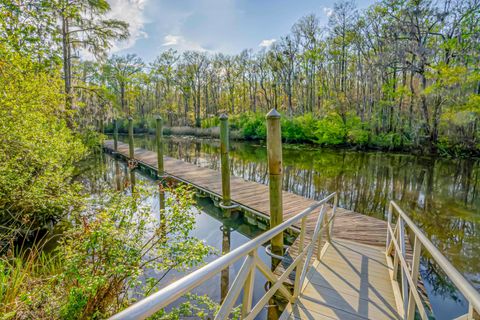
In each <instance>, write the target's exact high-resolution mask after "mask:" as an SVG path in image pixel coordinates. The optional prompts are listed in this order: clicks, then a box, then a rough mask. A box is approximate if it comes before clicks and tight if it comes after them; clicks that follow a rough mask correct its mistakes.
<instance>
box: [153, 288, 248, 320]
mask: <svg viewBox="0 0 480 320" xmlns="http://www.w3.org/2000/svg"><path fill="white" fill-rule="evenodd" d="M185 298H186V299H187V301H186V302H184V303H181V304H180V305H179V306H178V307H175V308H173V309H172V310H171V311H170V312H166V311H165V310H161V311H159V312H157V313H156V314H154V315H153V316H151V317H149V318H148V319H149V320H180V319H185V318H195V319H202V320H209V319H213V318H214V316H215V315H216V314H217V312H218V311H219V310H220V305H219V304H218V303H216V302H215V301H213V300H212V299H210V298H209V297H208V296H206V295H205V296H199V295H194V294H191V293H187V294H186V295H185ZM231 319H240V308H239V307H236V308H234V309H233V310H232V313H231Z"/></svg>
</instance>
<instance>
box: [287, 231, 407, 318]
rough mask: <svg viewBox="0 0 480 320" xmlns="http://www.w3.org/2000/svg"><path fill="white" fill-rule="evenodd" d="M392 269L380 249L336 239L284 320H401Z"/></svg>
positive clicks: (316, 263)
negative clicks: (390, 271) (392, 279)
mask: <svg viewBox="0 0 480 320" xmlns="http://www.w3.org/2000/svg"><path fill="white" fill-rule="evenodd" d="M389 270H390V268H389V267H388V265H387V261H386V258H385V252H384V251H383V250H382V249H380V248H379V247H374V246H370V245H365V244H359V243H354V242H351V241H348V240H343V239H333V240H332V241H331V243H330V244H327V248H326V250H325V251H324V253H323V255H322V257H321V259H320V260H315V261H314V263H313V265H312V267H311V268H310V270H309V271H308V273H307V276H306V281H305V284H304V286H303V290H302V293H301V295H300V296H299V298H298V300H297V301H296V302H295V304H294V305H293V306H291V305H290V306H289V307H288V308H287V310H286V311H285V312H284V313H283V315H282V319H342V320H343V319H346V320H353V319H359V320H361V319H402V317H401V316H400V314H399V312H398V307H400V308H401V306H397V303H398V302H399V301H398V300H397V299H396V297H395V294H394V291H393V289H392V282H391V280H390V275H389Z"/></svg>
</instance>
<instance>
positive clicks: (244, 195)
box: [104, 141, 399, 319]
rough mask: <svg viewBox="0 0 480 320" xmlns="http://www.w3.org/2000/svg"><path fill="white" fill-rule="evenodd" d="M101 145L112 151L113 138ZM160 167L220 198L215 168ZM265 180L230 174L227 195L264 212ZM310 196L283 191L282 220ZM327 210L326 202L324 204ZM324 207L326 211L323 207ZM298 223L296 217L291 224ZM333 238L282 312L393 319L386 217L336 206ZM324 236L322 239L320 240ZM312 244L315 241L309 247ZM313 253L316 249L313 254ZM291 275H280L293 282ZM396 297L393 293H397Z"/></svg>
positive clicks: (121, 148)
mask: <svg viewBox="0 0 480 320" xmlns="http://www.w3.org/2000/svg"><path fill="white" fill-rule="evenodd" d="M104 147H105V148H106V149H107V150H109V151H113V141H106V142H105V144H104ZM117 153H118V154H119V155H120V156H121V157H123V158H125V159H128V154H129V148H128V144H125V143H122V142H118V147H117ZM135 159H136V160H137V161H138V162H139V163H140V164H142V165H144V166H147V167H150V168H154V169H156V165H157V154H156V153H155V152H152V151H148V150H145V149H139V148H136V149H135ZM164 168H165V173H166V174H168V176H170V177H172V178H173V179H176V180H179V181H182V182H184V183H187V184H190V185H192V186H193V187H195V188H197V189H200V190H203V191H205V192H208V193H210V194H211V195H213V196H214V197H217V198H221V194H222V185H221V181H222V179H221V173H220V172H219V171H216V170H212V169H209V168H204V167H199V166H196V165H194V164H190V163H187V162H184V161H182V160H178V159H174V158H170V157H164ZM268 192H269V190H268V186H266V185H263V184H260V183H256V182H252V181H246V180H244V179H242V178H239V177H231V198H232V201H233V202H234V203H236V204H238V205H239V206H240V207H241V208H242V209H244V210H246V211H249V212H252V213H255V214H258V215H261V216H264V217H267V218H268V217H269V201H268ZM315 203H316V201H314V200H312V199H306V198H304V197H302V196H299V195H296V194H293V193H290V192H286V191H284V192H283V212H284V221H285V220H287V219H289V218H291V217H292V216H294V215H296V214H298V213H299V212H301V211H302V210H305V209H307V208H309V207H310V206H312V205H313V204H315ZM329 210H330V211H331V208H330V209H329ZM327 213H328V211H327ZM318 216H319V212H317V213H312V214H311V215H309V216H308V218H307V221H306V232H305V240H306V241H307V242H308V241H310V240H311V239H312V237H313V233H314V228H315V224H316V222H317V219H318ZM293 227H296V228H298V229H300V227H301V226H300V223H297V224H295V225H293ZM332 234H333V235H334V238H333V240H332V242H331V243H329V244H328V245H327V247H326V248H327V249H326V250H324V253H323V255H322V257H321V260H320V261H319V260H317V259H313V260H312V263H313V265H311V266H310V269H309V271H308V273H307V277H306V284H305V286H303V290H302V293H301V295H300V297H299V299H298V300H297V301H296V303H295V304H293V306H292V305H290V304H289V307H290V308H292V309H291V310H290V311H288V310H287V312H285V313H284V314H283V316H284V317H285V316H286V317H287V318H301V319H304V318H305V319H321V318H325V319H397V318H399V316H398V313H397V305H396V304H395V301H396V300H395V298H394V294H393V292H394V291H393V289H392V284H391V281H390V280H389V279H390V278H389V269H388V266H387V263H386V258H385V242H386V234H387V223H386V222H385V221H382V220H379V219H376V218H373V217H369V216H366V215H362V214H360V213H356V212H353V211H351V210H346V209H342V208H337V210H336V217H335V223H334V227H333V230H332ZM324 243H325V242H322V246H323V244H324ZM317 249H318V244H316V245H315V248H314V250H315V252H316V251H317ZM299 251H300V250H299V237H297V239H296V240H295V241H294V242H293V244H292V245H291V247H290V249H289V251H288V257H289V259H285V260H284V261H282V263H281V264H279V265H278V267H277V268H276V269H275V270H274V274H275V275H276V276H278V277H280V276H281V275H282V274H283V273H284V272H285V270H287V269H288V268H289V264H288V261H290V262H291V261H293V260H295V258H296V257H297V256H298V252H299ZM315 256H316V254H315ZM294 278H295V275H294V273H291V274H290V277H289V278H287V279H285V282H286V283H290V284H293V281H294ZM397 299H398V298H397Z"/></svg>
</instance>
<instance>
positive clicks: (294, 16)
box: [108, 0, 374, 62]
mask: <svg viewBox="0 0 480 320" xmlns="http://www.w3.org/2000/svg"><path fill="white" fill-rule="evenodd" d="M108 1H109V3H110V6H111V9H112V11H111V12H110V14H109V16H110V18H116V19H121V20H124V21H127V22H128V23H129V24H130V35H131V36H130V38H129V39H128V40H126V41H122V42H119V43H115V44H114V46H113V48H112V50H111V53H115V54H126V53H135V54H137V55H138V56H140V57H141V58H142V59H144V60H145V61H146V62H151V61H153V60H154V59H155V57H156V56H157V55H158V54H159V53H161V52H162V51H165V50H167V49H169V48H173V49H176V50H178V51H179V52H183V51H186V50H200V51H207V52H212V53H216V52H222V53H226V54H237V53H239V52H241V51H242V50H243V49H253V50H254V51H256V50H259V49H261V48H262V47H268V46H269V45H271V44H272V43H273V42H275V41H276V40H278V39H279V38H280V37H282V36H285V35H287V34H288V33H289V32H290V30H291V27H292V25H293V24H294V23H295V22H296V21H298V19H300V18H301V17H303V16H305V15H307V14H311V13H314V14H316V15H317V16H318V18H319V19H320V23H321V24H322V25H326V24H327V22H328V17H329V15H330V14H331V13H332V8H333V5H334V3H335V0H108ZM373 2H374V0H357V1H356V4H357V7H358V8H359V9H360V10H361V9H363V8H366V7H368V6H369V5H370V4H372V3H373Z"/></svg>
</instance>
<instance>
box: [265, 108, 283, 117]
mask: <svg viewBox="0 0 480 320" xmlns="http://www.w3.org/2000/svg"><path fill="white" fill-rule="evenodd" d="M280 118H281V115H280V113H279V112H278V111H277V109H275V108H273V109H272V110H270V112H268V113H267V119H280Z"/></svg>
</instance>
